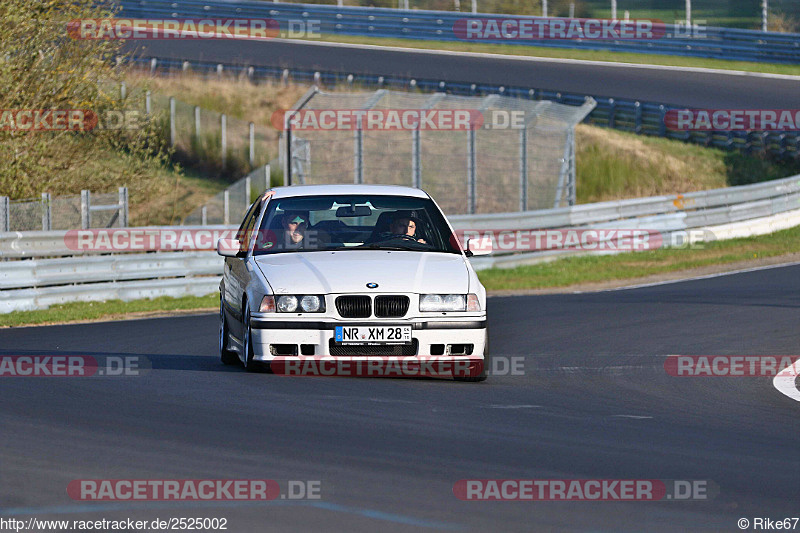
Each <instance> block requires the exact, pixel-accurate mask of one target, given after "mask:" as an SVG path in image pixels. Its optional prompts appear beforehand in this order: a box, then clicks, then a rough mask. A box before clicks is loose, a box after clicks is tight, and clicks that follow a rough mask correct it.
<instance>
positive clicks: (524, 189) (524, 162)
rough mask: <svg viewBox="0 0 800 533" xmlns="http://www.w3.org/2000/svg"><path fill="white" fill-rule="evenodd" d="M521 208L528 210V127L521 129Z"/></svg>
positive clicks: (521, 209)
mask: <svg viewBox="0 0 800 533" xmlns="http://www.w3.org/2000/svg"><path fill="white" fill-rule="evenodd" d="M519 210H520V211H527V210H528V128H527V127H524V128H522V129H521V130H519Z"/></svg>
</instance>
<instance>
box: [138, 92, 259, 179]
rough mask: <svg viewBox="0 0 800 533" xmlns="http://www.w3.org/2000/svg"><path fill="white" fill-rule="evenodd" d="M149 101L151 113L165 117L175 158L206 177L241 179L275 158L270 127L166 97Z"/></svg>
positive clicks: (166, 132) (148, 97)
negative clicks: (219, 176) (215, 175)
mask: <svg viewBox="0 0 800 533" xmlns="http://www.w3.org/2000/svg"><path fill="white" fill-rule="evenodd" d="M147 101H148V102H149V103H148V107H149V112H151V113H160V112H163V113H164V114H163V116H164V117H165V119H164V120H165V122H164V128H165V130H166V131H165V137H166V138H167V139H169V142H170V146H173V147H175V150H176V154H175V157H176V158H177V159H178V160H180V161H183V162H185V163H188V164H190V165H191V166H193V167H198V168H200V169H202V170H203V171H205V172H207V173H214V174H217V175H220V174H221V175H227V176H241V175H243V174H245V173H247V172H250V171H252V170H254V169H255V168H257V167H261V166H263V165H266V164H267V163H268V162H269V161H270V158H271V157H272V155H274V148H272V150H271V149H270V146H271V144H272V143H271V142H270V139H271V136H270V133H269V126H263V125H257V124H255V123H253V122H247V121H245V120H239V119H236V118H233V117H230V116H228V115H227V114H225V113H217V112H216V111H210V110H208V109H203V108H201V107H199V106H193V105H191V104H187V103H186V102H182V101H180V100H178V99H176V98H174V97H169V96H165V95H159V94H155V95H148V96H147ZM271 152H272V153H271Z"/></svg>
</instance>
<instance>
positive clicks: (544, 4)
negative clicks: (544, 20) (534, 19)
mask: <svg viewBox="0 0 800 533" xmlns="http://www.w3.org/2000/svg"><path fill="white" fill-rule="evenodd" d="M542 16H543V17H546V16H547V0H542Z"/></svg>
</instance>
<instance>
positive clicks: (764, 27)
mask: <svg viewBox="0 0 800 533" xmlns="http://www.w3.org/2000/svg"><path fill="white" fill-rule="evenodd" d="M768 12H769V5H768V0H761V31H764V32H765V31H767V14H768Z"/></svg>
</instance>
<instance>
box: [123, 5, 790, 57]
mask: <svg viewBox="0 0 800 533" xmlns="http://www.w3.org/2000/svg"><path fill="white" fill-rule="evenodd" d="M121 5H122V8H123V9H122V15H124V16H125V17H137V18H208V17H230V18H245V17H246V18H270V19H275V20H277V21H279V22H280V23H282V24H281V28H282V29H285V28H286V27H287V24H288V23H289V21H318V28H319V31H320V32H321V33H323V34H334V35H358V36H371V37H388V38H400V39H422V40H432V41H437V40H438V41H463V39H459V37H458V36H457V35H456V34H455V32H454V31H453V26H454V24H455V23H456V21H458V20H463V19H481V18H487V17H498V16H502V17H504V18H516V19H536V18H538V17H522V16H511V15H496V14H471V13H456V12H448V11H424V10H409V11H404V10H398V9H387V8H375V7H370V8H365V7H337V6H325V5H317V4H286V3H269V2H259V1H236V2H221V1H219V0H218V1H196V0H181V1H179V2H172V1H169V0H122V2H121ZM664 22H669V21H664ZM665 34H666V35H665V37H664V38H660V39H653V40H646V41H645V40H613V41H610V40H603V41H600V40H591V39H588V40H587V39H580V40H579V39H576V40H552V39H551V40H513V41H509V40H500V39H497V40H483V41H481V42H489V43H503V44H518V45H521V46H547V47H556V48H572V49H582V50H603V51H606V50H611V51H617V52H637V53H646V54H668V55H680V56H688V57H707V58H718V59H730V60H739V61H766V62H772V63H800V34H795V33H776V32H761V31H754V30H740V29H731V28H704V27H697V26H695V27H692V28H686V27H685V26H681V25H676V24H667V25H666V28H665Z"/></svg>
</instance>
